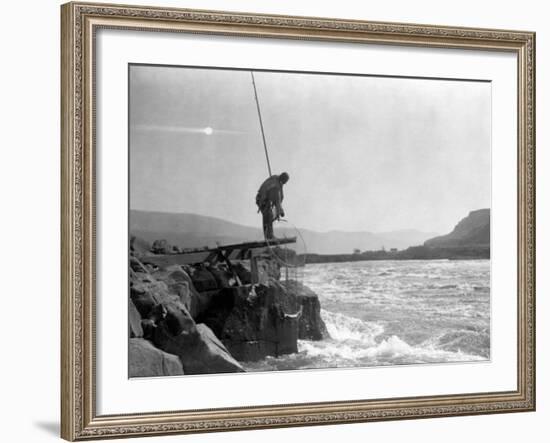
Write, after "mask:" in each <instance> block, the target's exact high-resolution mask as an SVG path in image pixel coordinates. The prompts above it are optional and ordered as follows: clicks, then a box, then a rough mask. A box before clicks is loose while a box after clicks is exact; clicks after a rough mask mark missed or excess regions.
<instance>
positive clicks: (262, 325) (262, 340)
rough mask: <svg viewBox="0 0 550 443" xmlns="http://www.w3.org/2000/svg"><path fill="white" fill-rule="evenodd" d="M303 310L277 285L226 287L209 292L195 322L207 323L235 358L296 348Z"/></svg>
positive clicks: (277, 353) (259, 356) (247, 358)
mask: <svg viewBox="0 0 550 443" xmlns="http://www.w3.org/2000/svg"><path fill="white" fill-rule="evenodd" d="M302 312H303V309H302V308H301V305H300V302H299V299H298V297H297V296H296V294H294V293H292V292H291V291H287V290H286V289H285V288H284V287H283V286H281V285H279V284H272V285H270V286H264V285H255V286H251V285H248V286H241V287H235V288H226V289H223V290H221V291H218V292H217V293H215V294H212V297H211V298H210V300H209V305H208V307H207V308H206V309H204V310H203V312H202V313H201V315H200V316H199V318H198V319H197V321H200V322H203V323H205V324H207V325H208V326H209V327H210V328H211V329H212V330H213V332H214V333H215V335H216V336H217V337H219V338H220V340H221V341H222V342H223V344H224V345H225V346H226V347H227V349H228V350H229V352H231V354H232V355H233V356H234V357H235V358H236V359H237V360H239V361H255V360H259V359H262V358H264V357H266V356H268V355H271V356H280V355H283V354H291V353H294V352H297V351H298V338H299V325H300V322H301V319H302V315H303V314H302Z"/></svg>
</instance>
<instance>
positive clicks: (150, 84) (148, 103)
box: [129, 65, 491, 234]
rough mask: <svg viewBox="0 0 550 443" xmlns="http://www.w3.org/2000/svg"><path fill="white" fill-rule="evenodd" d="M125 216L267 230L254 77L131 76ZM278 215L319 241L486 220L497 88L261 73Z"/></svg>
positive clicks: (150, 72)
mask: <svg viewBox="0 0 550 443" xmlns="http://www.w3.org/2000/svg"><path fill="white" fill-rule="evenodd" d="M129 75H130V104H129V111H130V115H129V134H130V143H129V150H130V208H131V209H140V210H149V211H162V212H185V213H195V214H201V215H208V216H212V217H218V218H222V219H225V220H228V221H231V222H235V223H239V224H243V225H248V226H260V225H261V216H260V215H259V214H257V212H256V210H257V208H256V206H255V195H256V191H257V189H258V187H259V186H260V184H261V183H262V181H263V180H264V179H265V178H267V176H268V170H267V163H266V158H265V153H264V147H263V142H262V134H261V129H260V123H259V118H258V111H257V108H256V102H255V99H254V89H253V86H252V77H251V72H250V71H246V70H225V69H199V68H188V67H164V66H143V65H132V66H131V67H130V74H129ZM254 77H255V81H256V88H257V93H258V100H259V104H260V109H261V115H262V120H263V124H264V130H265V137H266V142H267V148H268V152H269V157H270V162H271V167H272V170H273V173H275V174H278V173H281V172H282V171H286V172H287V173H288V174H289V175H290V180H289V182H288V183H287V184H286V185H285V200H284V202H283V206H284V208H285V212H286V216H287V218H288V220H289V221H290V222H292V223H293V224H294V225H295V226H298V227H301V228H306V229H311V230H315V231H331V230H337V231H355V232H357V231H370V232H388V231H394V230H402V229H417V230H421V231H425V232H437V233H441V234H443V233H446V232H449V231H450V230H451V229H452V228H453V227H454V226H455V225H456V223H457V222H458V221H459V220H460V219H461V218H463V217H465V216H466V215H467V214H468V212H469V211H471V210H475V209H480V208H487V207H490V197H491V195H490V186H491V177H490V171H491V163H490V162H491V84H490V83H488V82H476V81H456V80H438V79H410V78H398V77H392V78H387V77H370V76H346V75H340V74H338V75H334V74H317V73H315V74H310V73H288V72H255V73H254Z"/></svg>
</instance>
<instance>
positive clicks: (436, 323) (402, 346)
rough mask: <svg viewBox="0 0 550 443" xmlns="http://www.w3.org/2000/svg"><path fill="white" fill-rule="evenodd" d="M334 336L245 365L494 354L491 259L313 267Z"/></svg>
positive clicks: (377, 362)
mask: <svg viewBox="0 0 550 443" xmlns="http://www.w3.org/2000/svg"><path fill="white" fill-rule="evenodd" d="M303 282H304V284H305V285H307V286H309V287H310V288H311V289H313V291H315V292H316V293H317V294H318V295H319V299H320V302H321V307H322V311H321V316H322V318H323V320H324V321H325V323H326V326H327V329H328V332H329V334H330V338H329V339H325V340H321V341H308V340H300V341H299V343H298V350H299V352H298V353H296V354H291V355H286V356H282V357H279V358H274V357H268V358H266V359H265V360H262V361H259V362H254V363H245V367H246V369H247V370H249V371H266V370H285V369H306V368H334V367H365V366H381V365H398V364H417V363H445V362H466V361H478V360H488V359H489V358H490V288H489V285H490V262H489V260H407V261H398V260H395V261H393V260H384V261H361V262H349V263H324V264H313V265H307V266H306V268H305V271H304V281H303Z"/></svg>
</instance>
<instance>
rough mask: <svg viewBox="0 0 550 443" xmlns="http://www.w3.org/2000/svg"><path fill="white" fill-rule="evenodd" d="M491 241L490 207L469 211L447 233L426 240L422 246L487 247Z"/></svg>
mask: <svg viewBox="0 0 550 443" xmlns="http://www.w3.org/2000/svg"><path fill="white" fill-rule="evenodd" d="M490 241H491V212H490V209H479V210H477V211H471V212H470V213H469V214H468V216H467V217H465V218H463V219H462V220H460V222H458V224H457V225H456V226H455V228H454V229H453V231H452V232H450V233H449V234H447V235H442V236H439V237H435V238H432V239H430V240H426V241H425V242H424V246H428V247H432V248H448V247H467V246H469V247H488V246H489V244H490Z"/></svg>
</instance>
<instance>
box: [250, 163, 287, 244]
mask: <svg viewBox="0 0 550 443" xmlns="http://www.w3.org/2000/svg"><path fill="white" fill-rule="evenodd" d="M288 179H289V175H288V174H287V173H286V172H283V173H282V174H280V175H272V176H271V177H269V178H268V179H266V180H265V181H264V182H263V183H262V185H261V186H260V189H258V193H257V194H256V205H257V206H258V212H261V213H262V225H263V231H264V237H265V239H266V240H270V239H273V238H274V237H273V222H274V221H275V220H278V219H279V218H280V217H284V216H285V211H284V210H283V206H282V202H283V198H284V194H283V185H284V184H285V183H286V182H288Z"/></svg>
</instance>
